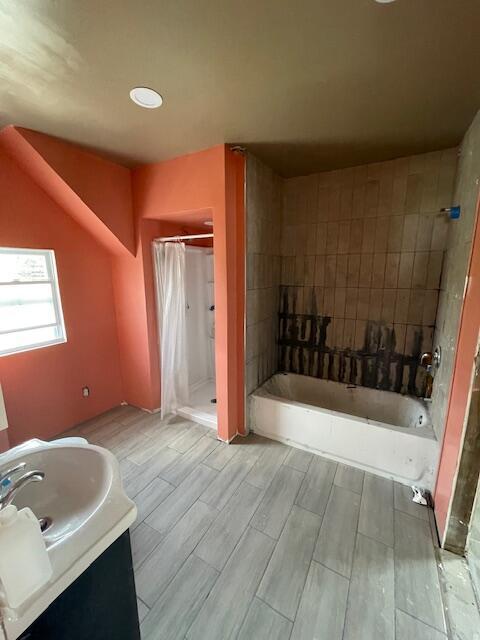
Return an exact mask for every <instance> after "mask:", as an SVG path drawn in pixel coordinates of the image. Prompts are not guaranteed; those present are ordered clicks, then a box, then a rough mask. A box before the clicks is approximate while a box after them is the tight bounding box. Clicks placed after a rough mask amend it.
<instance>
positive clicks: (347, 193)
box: [340, 186, 353, 220]
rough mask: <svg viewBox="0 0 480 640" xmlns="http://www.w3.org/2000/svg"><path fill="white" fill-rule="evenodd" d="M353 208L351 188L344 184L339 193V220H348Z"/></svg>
mask: <svg viewBox="0 0 480 640" xmlns="http://www.w3.org/2000/svg"><path fill="white" fill-rule="evenodd" d="M352 208H353V188H352V187H349V186H345V187H343V188H342V190H341V193H340V220H350V219H351V217H352Z"/></svg>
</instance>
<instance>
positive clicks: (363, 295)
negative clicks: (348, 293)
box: [357, 289, 370, 320]
mask: <svg viewBox="0 0 480 640" xmlns="http://www.w3.org/2000/svg"><path fill="white" fill-rule="evenodd" d="M369 307H370V289H358V303H357V320H368V315H369Z"/></svg>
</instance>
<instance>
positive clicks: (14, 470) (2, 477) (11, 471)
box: [0, 462, 27, 485]
mask: <svg viewBox="0 0 480 640" xmlns="http://www.w3.org/2000/svg"><path fill="white" fill-rule="evenodd" d="M26 466H27V463H26V462H20V463H19V464H17V465H16V466H15V467H11V469H6V470H5V471H2V472H1V473H0V485H1V484H2V482H4V481H5V480H6V479H7V478H9V477H10V476H13V474H14V473H17V472H18V471H23V470H24V469H25V467H26Z"/></svg>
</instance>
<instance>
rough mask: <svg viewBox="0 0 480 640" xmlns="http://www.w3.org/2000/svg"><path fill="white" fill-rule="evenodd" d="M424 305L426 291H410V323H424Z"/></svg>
mask: <svg viewBox="0 0 480 640" xmlns="http://www.w3.org/2000/svg"><path fill="white" fill-rule="evenodd" d="M424 305H425V291H423V290H422V291H410V302H409V305H408V320H407V321H408V323H409V324H422V319H423V307H424Z"/></svg>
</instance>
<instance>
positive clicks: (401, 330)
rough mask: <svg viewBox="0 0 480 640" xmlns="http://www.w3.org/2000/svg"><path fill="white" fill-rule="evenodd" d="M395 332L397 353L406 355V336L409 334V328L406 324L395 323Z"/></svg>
mask: <svg viewBox="0 0 480 640" xmlns="http://www.w3.org/2000/svg"><path fill="white" fill-rule="evenodd" d="M393 330H394V331H395V351H397V352H398V353H405V335H406V333H407V326H406V325H405V324H398V323H394V325H393Z"/></svg>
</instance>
